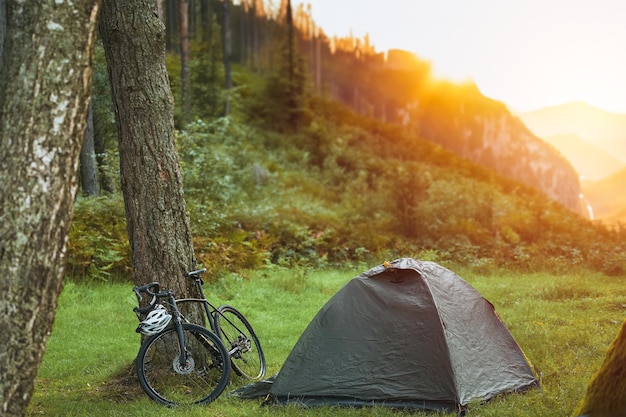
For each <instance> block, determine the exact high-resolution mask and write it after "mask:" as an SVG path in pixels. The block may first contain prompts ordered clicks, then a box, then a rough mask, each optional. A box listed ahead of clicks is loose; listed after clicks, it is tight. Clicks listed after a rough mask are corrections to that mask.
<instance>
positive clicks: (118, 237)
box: [66, 194, 132, 281]
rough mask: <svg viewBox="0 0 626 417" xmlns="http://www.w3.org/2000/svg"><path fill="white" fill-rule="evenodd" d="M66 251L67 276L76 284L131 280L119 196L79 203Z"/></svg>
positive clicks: (85, 200) (79, 200)
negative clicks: (80, 282) (81, 282)
mask: <svg viewBox="0 0 626 417" xmlns="http://www.w3.org/2000/svg"><path fill="white" fill-rule="evenodd" d="M67 252H68V257H67V264H66V270H67V274H68V275H69V276H70V277H72V278H73V279H74V280H76V281H128V280H130V279H131V278H132V273H131V267H130V246H129V244H128V233H127V231H126V219H125V216H124V203H123V202H122V199H121V196H120V195H119V194H116V195H113V196H106V197H97V198H79V199H78V200H77V201H76V206H75V208H74V220H73V222H72V227H71V229H70V235H69V242H68V251H67Z"/></svg>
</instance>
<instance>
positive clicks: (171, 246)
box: [100, 0, 195, 296]
mask: <svg viewBox="0 0 626 417" xmlns="http://www.w3.org/2000/svg"><path fill="white" fill-rule="evenodd" d="M155 7H156V5H155V2H154V1H153V0H133V1H124V0H104V1H103V4H102V13H101V16H100V35H101V38H102V41H103V45H104V49H105V55H106V60H107V67H108V69H109V79H110V81H111V91H112V97H113V103H114V108H115V118H116V121H117V126H118V139H119V150H120V171H121V183H122V192H123V194H124V204H125V208H126V224H127V228H128V237H129V240H130V246H131V250H132V265H133V278H134V281H135V283H136V284H145V283H147V282H151V281H159V282H161V283H162V285H163V286H164V287H165V288H169V289H171V290H173V291H175V292H176V293H177V295H181V296H183V295H187V294H188V290H187V285H186V283H185V280H184V279H182V276H183V273H184V272H185V271H188V270H190V269H192V268H194V267H195V259H194V254H193V244H192V239H191V228H190V225H189V216H188V214H187V207H186V204H185V199H184V195H183V185H182V176H181V173H180V167H179V164H178V154H177V152H176V146H175V141H174V103H173V98H172V92H171V90H170V87H169V80H168V78H167V71H166V68H165V27H164V25H163V22H162V21H161V20H160V19H159V18H158V15H157V12H156V8H155Z"/></svg>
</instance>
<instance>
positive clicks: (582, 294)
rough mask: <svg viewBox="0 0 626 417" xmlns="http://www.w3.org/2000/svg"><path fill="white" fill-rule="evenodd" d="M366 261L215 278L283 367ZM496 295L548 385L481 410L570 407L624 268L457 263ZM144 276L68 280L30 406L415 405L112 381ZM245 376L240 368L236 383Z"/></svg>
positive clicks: (133, 339) (120, 368)
mask: <svg viewBox="0 0 626 417" xmlns="http://www.w3.org/2000/svg"><path fill="white" fill-rule="evenodd" d="M360 272H362V270H347V271H304V270H295V271H291V270H283V269H277V270H272V271H265V272H252V273H250V274H249V276H247V277H240V276H235V275H233V276H231V277H227V278H224V279H222V280H221V281H220V282H218V283H215V284H207V285H206V290H207V293H208V296H209V298H210V299H211V300H212V301H215V302H216V304H221V303H228V304H231V305H234V306H235V307H237V308H238V309H240V310H241V311H242V312H243V313H244V314H245V315H246V317H248V319H249V320H250V322H251V323H252V324H253V326H254V327H255V330H256V331H257V333H258V334H259V336H260V338H261V342H262V344H263V346H264V350H265V353H266V357H267V360H268V373H267V375H268V376H269V375H272V374H274V373H276V372H277V371H278V370H280V367H281V365H282V363H283V361H284V360H285V358H286V357H287V355H288V354H289V352H290V351H291V348H292V347H293V345H294V344H295V342H296V341H297V339H298V337H299V336H300V335H301V334H302V332H303V330H304V329H305V327H306V326H307V325H308V323H309V322H310V320H311V319H312V318H313V316H314V315H315V314H316V313H317V311H318V310H319V308H320V307H322V306H323V305H324V303H325V302H326V301H327V300H328V299H329V298H330V297H331V296H332V295H333V294H334V293H335V292H336V291H337V290H338V289H339V288H340V287H341V286H342V285H343V284H345V283H346V282H347V281H348V280H349V279H350V278H352V277H353V276H356V275H357V274H358V273H360ZM456 272H457V273H459V275H461V276H462V277H463V278H464V279H466V280H467V281H468V282H470V283H471V284H472V285H473V286H474V287H475V288H476V289H477V290H478V291H480V292H481V293H482V294H483V295H484V296H485V297H486V298H487V299H488V300H490V301H491V302H492V303H493V304H494V306H495V307H496V311H497V312H498V314H499V315H500V317H501V318H502V320H503V321H504V322H505V323H506V325H507V327H508V328H509V329H510V330H511V332H512V333H513V335H514V337H515V338H516V340H517V342H518V343H519V344H520V346H521V347H522V349H523V350H524V351H525V353H526V354H527V356H528V358H529V360H530V361H531V362H532V363H533V365H534V366H535V367H536V368H537V370H538V371H539V372H540V375H541V378H542V384H543V387H542V389H535V390H532V391H530V392H528V393H526V394H512V395H505V396H502V397H499V398H496V399H495V400H492V401H490V402H488V403H486V404H472V405H471V406H470V410H469V413H468V415H469V416H508V417H515V416H546V417H548V416H549V417H553V416H568V415H570V414H571V413H572V410H574V408H575V407H576V405H577V403H578V402H579V401H580V400H581V399H582V398H583V396H584V394H585V391H586V387H587V385H588V383H589V381H590V379H591V377H592V376H593V374H594V373H595V372H596V371H597V370H598V369H599V367H600V364H601V363H602V360H603V359H604V355H605V353H606V349H607V348H608V346H609V345H610V343H611V342H612V340H613V339H614V338H615V336H616V335H617V333H618V331H619V328H620V326H621V324H622V320H623V317H624V313H625V312H626V287H624V286H623V282H622V280H621V279H619V278H609V277H605V276H603V275H599V274H596V273H584V272H577V273H572V274H571V275H558V276H555V275H549V274H541V273H538V274H526V275H520V274H515V273H510V272H503V273H499V274H489V275H481V274H477V273H474V272H472V271H469V270H468V271H461V270H457V271H456ZM131 287H132V285H130V284H128V285H123V284H98V285H85V284H80V285H77V284H72V283H68V284H66V286H65V288H64V290H63V292H62V294H61V297H60V300H59V309H58V312H57V317H56V320H55V325H54V329H53V331H52V334H51V336H50V338H49V341H48V345H47V350H46V353H45V356H44V359H43V362H42V364H41V367H40V369H39V373H38V377H37V380H36V382H35V392H34V395H33V399H32V401H31V404H30V406H29V408H28V410H27V413H26V415H27V416H37V415H55V416H57V415H58V416H99V417H101V416H122V415H123V416H153V415H160V416H170V415H172V416H173V415H176V416H178V415H186V416H206V415H208V414H210V415H211V416H216V417H217V416H229V417H232V416H250V415H258V416H270V415H271V416H279V417H280V416H314V417H319V416H340V417H341V416H404V415H407V416H408V415H411V416H416V415H432V413H408V412H407V413H405V412H400V411H394V410H387V409H382V408H373V409H338V408H331V407H322V408H313V409H300V408H295V407H291V406H290V407H261V406H260V402H259V401H255V400H252V401H247V400H246V401H241V400H237V399H234V398H229V397H228V396H227V395H222V396H221V397H220V398H218V399H217V401H216V402H214V403H212V404H210V405H208V406H199V407H192V408H188V409H184V410H182V409H180V408H173V409H172V408H166V407H163V406H159V405H157V404H156V403H154V402H152V401H150V400H149V399H148V397H147V396H146V395H145V394H144V393H143V391H141V389H140V388H139V387H138V384H137V383H135V382H134V381H133V382H131V383H126V384H120V383H117V384H116V383H112V381H113V380H117V379H119V376H120V375H122V376H123V375H125V374H128V373H129V365H130V364H131V363H132V361H133V359H134V356H135V354H136V353H137V349H138V347H139V335H138V334H137V333H135V331H134V330H135V327H136V325H137V319H136V318H135V316H134V314H133V312H132V308H133V307H134V306H135V303H136V300H135V298H134V294H133V293H132V291H131ZM244 383H245V381H241V380H237V379H234V380H233V381H232V382H231V386H230V387H228V388H227V391H229V390H230V389H234V388H236V387H238V386H241V385H243V384H244Z"/></svg>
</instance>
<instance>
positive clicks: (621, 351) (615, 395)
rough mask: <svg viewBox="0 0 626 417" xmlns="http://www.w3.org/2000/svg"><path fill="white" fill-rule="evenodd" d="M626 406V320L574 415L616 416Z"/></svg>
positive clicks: (619, 414)
mask: <svg viewBox="0 0 626 417" xmlns="http://www.w3.org/2000/svg"><path fill="white" fill-rule="evenodd" d="M624 410H626V322H624V323H623V324H622V327H621V329H620V331H619V333H618V335H617V337H616V338H615V340H614V341H613V343H612V344H611V346H610V347H609V349H608V351H607V353H606V357H605V358H604V363H603V364H602V366H601V367H600V370H599V371H598V373H597V374H596V375H595V376H594V377H593V379H592V381H591V382H590V383H589V387H587V394H586V395H585V398H584V399H583V400H582V401H581V403H580V404H579V405H578V408H577V410H576V411H575V413H574V415H575V416H580V415H586V416H590V417H615V416H621V415H624Z"/></svg>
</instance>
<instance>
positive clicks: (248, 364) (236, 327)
mask: <svg viewBox="0 0 626 417" xmlns="http://www.w3.org/2000/svg"><path fill="white" fill-rule="evenodd" d="M215 328H216V333H217V334H218V335H219V336H220V338H221V339H222V342H224V345H225V346H226V349H227V350H228V351H229V354H230V362H231V367H232V368H233V371H235V373H236V374H237V375H239V376H243V377H245V378H249V379H257V380H258V379H261V378H263V377H264V376H265V367H266V364H265V355H264V354H263V349H261V342H260V341H259V338H258V337H257V335H256V333H255V332H254V330H253V329H252V326H251V325H250V323H249V322H248V320H246V318H245V317H244V316H243V314H241V312H239V310H237V309H236V308H234V307H231V306H229V305H223V306H220V307H218V309H217V312H216V313H215Z"/></svg>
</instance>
